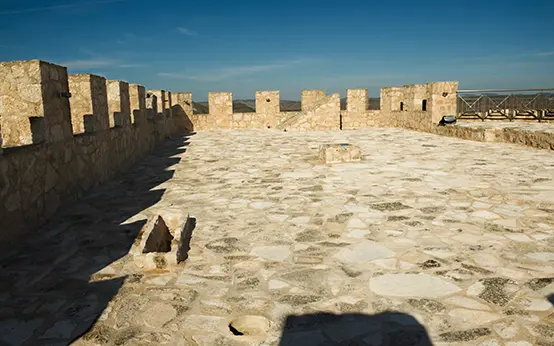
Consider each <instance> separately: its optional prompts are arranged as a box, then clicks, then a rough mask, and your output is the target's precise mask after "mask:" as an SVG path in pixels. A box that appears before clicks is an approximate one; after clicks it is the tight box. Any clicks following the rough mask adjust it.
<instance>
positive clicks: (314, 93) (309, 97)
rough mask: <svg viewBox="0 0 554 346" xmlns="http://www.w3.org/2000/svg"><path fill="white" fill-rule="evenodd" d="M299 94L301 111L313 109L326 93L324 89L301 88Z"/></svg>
mask: <svg viewBox="0 0 554 346" xmlns="http://www.w3.org/2000/svg"><path fill="white" fill-rule="evenodd" d="M300 94H301V95H300V97H301V100H300V102H301V110H302V111H303V112H307V111H311V110H313V109H314V108H315V107H317V104H318V102H319V101H321V100H322V99H324V98H325V95H326V93H325V90H302V91H301V93H300Z"/></svg>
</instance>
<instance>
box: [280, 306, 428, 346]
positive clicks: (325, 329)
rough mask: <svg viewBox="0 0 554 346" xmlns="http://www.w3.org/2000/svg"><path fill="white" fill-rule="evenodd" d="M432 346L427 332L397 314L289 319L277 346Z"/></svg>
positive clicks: (414, 322)
mask: <svg viewBox="0 0 554 346" xmlns="http://www.w3.org/2000/svg"><path fill="white" fill-rule="evenodd" d="M312 345H313V346H315V345H318V346H320V345H321V346H323V345H325V346H326V345H375V346H432V343H431V340H430V338H429V335H428V334H427V330H426V329H425V327H423V326H422V325H421V324H420V323H419V322H418V321H417V320H416V319H415V318H414V317H413V316H411V315H408V314H405V313H400V312H384V313H380V314H376V315H366V314H357V313H352V314H342V315H336V314H332V313H316V314H307V315H299V316H294V315H293V316H288V317H287V319H286V322H285V326H284V327H283V332H282V335H281V340H280V342H279V346H312Z"/></svg>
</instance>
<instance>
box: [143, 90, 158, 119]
mask: <svg viewBox="0 0 554 346" xmlns="http://www.w3.org/2000/svg"><path fill="white" fill-rule="evenodd" d="M156 114H158V97H157V96H156V95H154V94H152V93H151V92H147V93H146V119H147V120H151V121H154V119H155V117H156Z"/></svg>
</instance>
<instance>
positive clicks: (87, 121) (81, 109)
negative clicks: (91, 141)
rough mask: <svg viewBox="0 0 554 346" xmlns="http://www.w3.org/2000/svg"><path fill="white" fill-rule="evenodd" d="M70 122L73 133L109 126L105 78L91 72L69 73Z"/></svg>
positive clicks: (105, 128)
mask: <svg viewBox="0 0 554 346" xmlns="http://www.w3.org/2000/svg"><path fill="white" fill-rule="evenodd" d="M69 90H70V92H71V98H70V99H69V104H70V108H71V124H72V127H73V134H74V135H76V134H80V133H91V132H98V131H103V130H107V129H108V128H109V113H108V99H107V89H106V79H105V78H104V77H101V76H96V75H93V74H72V75H69Z"/></svg>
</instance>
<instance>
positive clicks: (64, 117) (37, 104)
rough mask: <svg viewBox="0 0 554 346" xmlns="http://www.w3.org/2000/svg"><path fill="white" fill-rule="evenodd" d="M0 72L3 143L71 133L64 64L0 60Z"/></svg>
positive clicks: (18, 143)
mask: <svg viewBox="0 0 554 346" xmlns="http://www.w3.org/2000/svg"><path fill="white" fill-rule="evenodd" d="M0 76H2V78H1V79H0V122H1V126H2V138H3V146H5V147H12V146H22V145H28V144H33V143H41V142H44V141H46V142H51V143H53V142H58V141H63V140H64V139H66V138H70V137H71V136H72V130H71V115H70V111H69V98H68V97H67V94H68V93H69V85H68V79H67V69H66V68H65V67H62V66H58V65H54V64H50V63H47V62H44V61H40V60H29V61H12V62H2V63H0ZM60 93H62V94H66V96H60Z"/></svg>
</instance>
